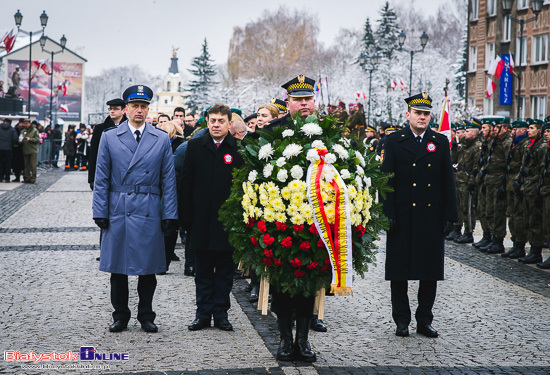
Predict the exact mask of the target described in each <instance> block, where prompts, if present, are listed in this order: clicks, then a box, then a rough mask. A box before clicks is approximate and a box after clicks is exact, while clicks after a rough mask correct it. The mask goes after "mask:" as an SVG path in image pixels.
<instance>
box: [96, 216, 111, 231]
mask: <svg viewBox="0 0 550 375" xmlns="http://www.w3.org/2000/svg"><path fill="white" fill-rule="evenodd" d="M94 221H95V225H97V226H98V227H100V228H101V229H107V228H109V219H104V218H101V217H98V218H95V217H94Z"/></svg>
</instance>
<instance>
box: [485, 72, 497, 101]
mask: <svg viewBox="0 0 550 375" xmlns="http://www.w3.org/2000/svg"><path fill="white" fill-rule="evenodd" d="M496 87H497V84H496V83H494V82H493V80H492V79H491V77H487V90H486V91H485V95H487V97H488V98H490V97H491V96H493V92H494V91H495V89H496Z"/></svg>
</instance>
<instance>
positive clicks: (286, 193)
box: [281, 186, 292, 201]
mask: <svg viewBox="0 0 550 375" xmlns="http://www.w3.org/2000/svg"><path fill="white" fill-rule="evenodd" d="M291 194H292V191H291V190H290V188H289V187H288V186H285V187H284V188H282V189H281V196H282V197H283V198H284V199H286V200H287V201H288V200H290V195H291Z"/></svg>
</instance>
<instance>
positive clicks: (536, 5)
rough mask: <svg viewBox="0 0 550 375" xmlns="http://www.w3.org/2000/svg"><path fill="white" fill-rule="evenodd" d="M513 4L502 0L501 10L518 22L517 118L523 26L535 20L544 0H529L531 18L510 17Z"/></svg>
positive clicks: (519, 96) (507, 0) (512, 0)
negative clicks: (531, 12) (532, 15)
mask: <svg viewBox="0 0 550 375" xmlns="http://www.w3.org/2000/svg"><path fill="white" fill-rule="evenodd" d="M513 4H514V0H502V10H503V11H504V13H505V14H506V17H508V19H510V20H512V21H514V22H515V23H517V24H519V30H520V31H519V59H518V60H519V61H518V66H517V68H516V70H517V72H518V94H517V114H516V120H519V116H520V113H521V101H520V99H521V56H522V55H523V27H524V26H525V25H526V24H528V23H529V22H533V21H535V20H537V18H538V17H539V13H540V12H541V10H542V5H543V4H544V0H531V10H532V11H533V14H534V15H535V16H534V17H531V18H527V19H525V18H516V17H512V15H511V14H510V12H511V11H512V5H513Z"/></svg>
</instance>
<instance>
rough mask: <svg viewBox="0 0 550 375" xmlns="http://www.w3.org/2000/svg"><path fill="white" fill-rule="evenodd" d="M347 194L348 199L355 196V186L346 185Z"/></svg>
mask: <svg viewBox="0 0 550 375" xmlns="http://www.w3.org/2000/svg"><path fill="white" fill-rule="evenodd" d="M348 196H349V199H350V200H354V199H355V197H356V196H357V190H356V189H355V186H353V185H348Z"/></svg>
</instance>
